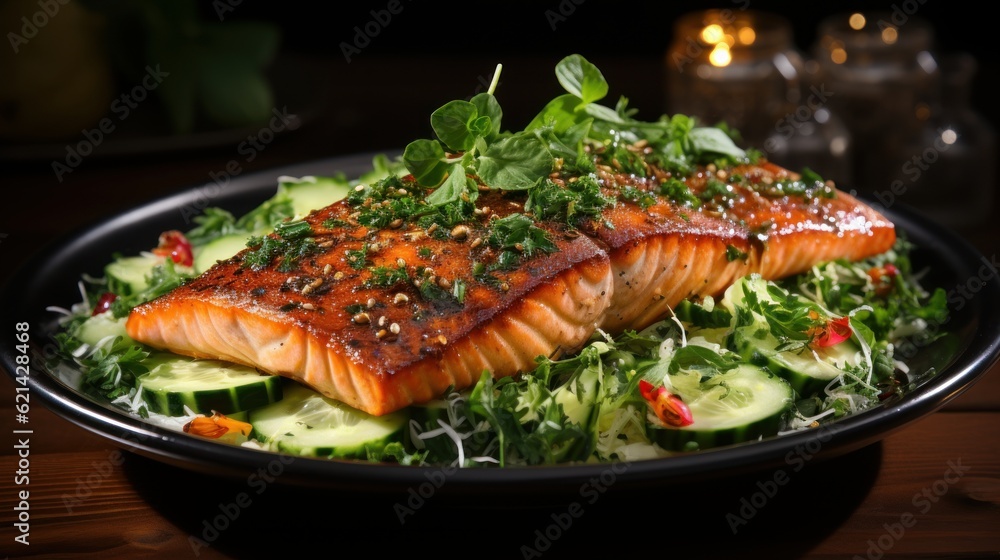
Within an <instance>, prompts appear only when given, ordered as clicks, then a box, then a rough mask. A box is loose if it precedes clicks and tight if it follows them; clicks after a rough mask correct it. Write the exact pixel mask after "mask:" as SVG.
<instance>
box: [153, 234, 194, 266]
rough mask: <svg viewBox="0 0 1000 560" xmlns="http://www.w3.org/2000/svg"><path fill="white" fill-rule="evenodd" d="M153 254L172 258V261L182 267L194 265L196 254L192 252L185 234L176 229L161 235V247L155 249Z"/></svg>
mask: <svg viewBox="0 0 1000 560" xmlns="http://www.w3.org/2000/svg"><path fill="white" fill-rule="evenodd" d="M153 253H154V254H157V255H162V256H164V257H170V259H171V260H172V261H174V262H175V263H177V264H179V265H182V266H191V265H193V264H194V252H192V250H191V242H190V241H188V240H187V237H185V236H184V234H183V233H181V232H179V231H177V230H176V229H173V230H170V231H165V232H163V233H161V234H160V246H159V247H157V248H155V249H153Z"/></svg>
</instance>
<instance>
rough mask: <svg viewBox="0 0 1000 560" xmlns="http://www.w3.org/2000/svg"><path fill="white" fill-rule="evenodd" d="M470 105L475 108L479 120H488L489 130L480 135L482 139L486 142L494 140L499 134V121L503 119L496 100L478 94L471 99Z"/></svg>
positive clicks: (491, 96) (485, 94) (489, 95)
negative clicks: (484, 118)
mask: <svg viewBox="0 0 1000 560" xmlns="http://www.w3.org/2000/svg"><path fill="white" fill-rule="evenodd" d="M471 103H472V104H473V105H475V106H476V110H477V111H478V113H479V116H480V118H482V117H489V118H490V130H489V132H487V133H486V134H483V135H482V136H483V138H485V139H486V140H487V141H488V142H492V141H494V140H496V138H497V135H499V134H500V119H501V118H503V110H501V109H500V103H498V102H497V98H496V97H494V96H493V95H492V94H489V93H480V94H478V95H476V96H475V97H473V98H472V99H471Z"/></svg>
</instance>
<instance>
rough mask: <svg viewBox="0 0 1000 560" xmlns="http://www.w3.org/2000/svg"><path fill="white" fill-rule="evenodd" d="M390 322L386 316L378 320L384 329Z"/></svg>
mask: <svg viewBox="0 0 1000 560" xmlns="http://www.w3.org/2000/svg"><path fill="white" fill-rule="evenodd" d="M388 322H389V320H388V319H386V318H385V315H383V316H381V317H379V318H378V326H380V327H384V326H385V324H386V323H388Z"/></svg>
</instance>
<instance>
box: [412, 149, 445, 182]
mask: <svg viewBox="0 0 1000 560" xmlns="http://www.w3.org/2000/svg"><path fill="white" fill-rule="evenodd" d="M444 160H445V153H444V148H442V147H441V143H440V142H438V141H437V140H427V139H422V140H414V141H413V142H410V143H409V144H407V146H406V149H405V150H403V164H404V165H406V169H408V170H409V171H410V173H412V174H413V178H414V179H416V180H417V182H418V183H420V184H421V185H424V186H426V187H436V186H437V185H439V184H441V181H442V180H443V179H444V175H445V173H447V172H448V164H447V163H445V161H444Z"/></svg>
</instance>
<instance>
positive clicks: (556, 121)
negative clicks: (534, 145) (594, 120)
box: [525, 93, 587, 134]
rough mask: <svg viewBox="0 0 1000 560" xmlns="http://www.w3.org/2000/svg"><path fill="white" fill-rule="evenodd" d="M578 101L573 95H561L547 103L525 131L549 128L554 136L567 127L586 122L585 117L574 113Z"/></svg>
mask: <svg viewBox="0 0 1000 560" xmlns="http://www.w3.org/2000/svg"><path fill="white" fill-rule="evenodd" d="M579 104H580V99H579V98H578V97H576V96H575V95H571V94H568V93H566V94H563V95H560V96H559V97H556V98H555V99H553V100H552V101H549V102H548V104H546V105H545V107H543V108H542V110H541V111H540V112H539V113H538V115H536V116H535V118H534V119H532V120H531V122H530V123H528V126H527V127H525V130H535V129H538V128H543V127H546V126H548V127H551V128H552V130H554V131H555V132H556V134H561V133H562V132H564V131H565V130H566V129H568V128H569V127H571V126H573V125H575V124H578V123H579V122H581V120H586V119H587V117H586V115H581V114H579V113H577V112H576V110H575V109H576V107H577V105H579Z"/></svg>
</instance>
